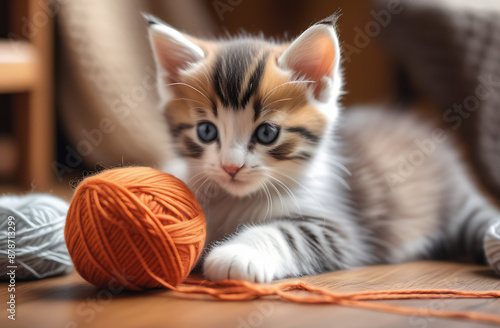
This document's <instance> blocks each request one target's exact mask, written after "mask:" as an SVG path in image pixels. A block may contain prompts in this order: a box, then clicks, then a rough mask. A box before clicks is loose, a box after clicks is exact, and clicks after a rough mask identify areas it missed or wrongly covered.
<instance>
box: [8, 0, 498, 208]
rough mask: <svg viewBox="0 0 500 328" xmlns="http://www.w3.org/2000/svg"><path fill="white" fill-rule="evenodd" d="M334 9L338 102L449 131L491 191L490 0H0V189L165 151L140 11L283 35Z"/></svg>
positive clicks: (494, 124)
mask: <svg viewBox="0 0 500 328" xmlns="http://www.w3.org/2000/svg"><path fill="white" fill-rule="evenodd" d="M338 10H340V13H341V17H340V19H339V21H338V31H339V36H340V39H341V44H342V47H343V67H344V74H345V81H346V85H345V90H347V91H348V93H347V94H346V95H345V97H344V98H343V103H344V105H345V106H346V108H347V109H346V110H349V108H350V107H352V106H355V105H368V106H371V105H373V106H380V105H382V106H386V107H388V108H389V107H397V108H398V110H402V111H404V110H406V111H415V112H417V113H418V115H421V116H423V117H425V118H426V119H429V120H431V121H432V122H433V123H434V124H436V125H439V126H441V127H443V128H445V129H447V131H449V133H450V135H453V136H454V137H456V139H457V143H458V144H459V145H460V148H461V150H462V152H463V154H464V158H465V161H466V162H467V164H468V165H469V167H470V169H471V171H472V172H473V173H474V175H475V176H476V177H477V179H478V181H479V183H480V184H481V186H482V187H483V188H484V190H486V191H487V192H489V194H490V195H492V196H493V197H495V198H497V199H498V198H500V197H499V195H500V1H497V0H490V1H488V0H474V1H470V0H432V1H431V0H419V1H404V0H372V1H369V0H366V1H361V0H360V1H352V0H351V1H348V0H330V1H323V0H309V1H301V0H296V1H290V0H286V1H285V0H274V1H265V0H252V1H250V0H199V1H198V0H184V1H174V0H137V1H122V0H106V1H100V0H58V1H48V0H0V193H5V192H16V193H17V192H26V191H48V192H52V193H55V194H59V195H62V196H63V197H65V198H66V199H69V198H70V197H71V190H72V189H71V188H72V186H74V185H75V183H76V182H78V181H79V180H80V179H81V177H82V176H84V175H86V174H89V172H94V171H95V170H100V169H102V168H108V167H114V166H118V165H124V164H146V165H153V166H155V165H157V164H158V163H159V162H161V161H162V160H163V159H164V158H165V156H169V154H168V153H166V152H167V151H166V147H165V145H166V143H167V142H168V135H167V133H166V131H165V129H166V128H165V125H164V122H163V117H162V115H161V113H160V112H159V110H158V109H157V106H156V104H157V100H158V98H157V94H156V86H155V85H154V76H155V66H154V63H153V57H152V54H151V50H150V46H149V44H148V37H147V26H146V24H145V22H144V19H143V18H142V16H141V12H148V13H152V14H154V15H156V16H158V17H160V18H161V19H163V20H164V21H165V22H167V23H169V24H171V25H172V26H174V27H176V28H178V29H180V30H182V31H185V32H187V33H190V34H193V35H195V36H199V37H207V38H214V37H220V36H222V37H223V36H227V35H228V34H237V33H240V32H242V31H246V32H249V33H252V34H258V33H260V32H262V33H264V35H266V36H269V37H273V38H275V39H277V40H286V39H290V38H292V37H294V36H297V35H298V34H300V32H301V31H303V30H305V29H306V28H307V27H308V26H310V25H311V24H312V23H314V22H315V21H317V20H320V19H322V18H324V17H326V16H329V15H330V14H332V13H334V12H337V11H338ZM436 183H439V181H436Z"/></svg>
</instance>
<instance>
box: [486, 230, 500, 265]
mask: <svg viewBox="0 0 500 328" xmlns="http://www.w3.org/2000/svg"><path fill="white" fill-rule="evenodd" d="M484 251H485V252H486V257H487V258H488V263H489V264H490V265H491V267H492V268H493V269H494V270H495V271H496V273H497V274H499V275H500V221H499V222H496V223H494V224H492V225H491V226H490V227H489V228H488V231H486V237H485V239H484Z"/></svg>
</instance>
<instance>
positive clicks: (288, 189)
mask: <svg viewBox="0 0 500 328" xmlns="http://www.w3.org/2000/svg"><path fill="white" fill-rule="evenodd" d="M266 175H267V176H268V177H269V178H271V179H274V180H276V181H277V182H278V183H279V184H280V185H281V187H282V188H283V189H284V190H285V191H286V192H287V193H288V194H289V195H290V197H291V198H292V200H293V202H294V203H295V206H296V207H297V210H298V212H299V216H300V217H302V213H301V210H300V205H299V201H298V200H297V197H295V195H294V194H293V192H292V190H291V189H290V188H288V186H287V185H286V184H285V183H284V182H282V181H281V180H280V179H278V178H275V177H273V176H272V175H269V174H266ZM289 213H290V211H289Z"/></svg>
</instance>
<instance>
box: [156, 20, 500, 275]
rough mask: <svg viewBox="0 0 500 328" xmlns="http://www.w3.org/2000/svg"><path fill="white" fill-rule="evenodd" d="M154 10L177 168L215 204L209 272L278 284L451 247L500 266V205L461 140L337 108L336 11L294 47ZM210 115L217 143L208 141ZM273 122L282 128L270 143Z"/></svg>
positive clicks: (382, 114)
mask: <svg viewBox="0 0 500 328" xmlns="http://www.w3.org/2000/svg"><path fill="white" fill-rule="evenodd" d="M148 20H149V22H150V24H151V28H150V36H151V41H152V44H153V49H154V51H155V56H156V60H157V63H158V69H159V81H160V82H161V84H160V92H161V93H162V95H163V97H162V98H163V103H162V108H163V109H164V110H165V115H166V118H167V121H168V123H169V126H170V133H171V136H172V141H173V142H172V144H173V145H174V149H176V151H177V154H178V155H179V156H178V158H176V159H175V160H173V161H171V162H169V163H167V164H166V165H165V168H164V169H165V171H167V172H170V173H173V174H175V175H176V176H178V177H180V178H182V179H183V180H184V181H185V182H186V183H187V184H188V185H189V186H190V188H191V189H192V190H194V191H195V193H196V195H197V197H198V198H199V200H200V201H201V203H202V205H203V207H204V211H205V215H206V217H207V231H208V236H207V245H208V247H207V252H206V254H205V256H204V264H203V266H204V272H205V275H206V276H207V278H209V279H211V280H222V279H226V278H232V279H242V280H250V281H258V282H270V281H272V280H274V279H280V278H285V277H294V276H300V275H311V274H317V273H321V272H325V271H330V270H338V269H348V268H353V267H356V266H361V265H368V264H376V263H397V262H401V261H407V260H414V259H421V258H432V257H437V256H443V255H446V256H450V257H457V258H458V257H463V256H469V257H472V258H476V259H481V258H484V257H485V255H486V259H487V260H488V261H489V263H490V264H491V265H492V267H493V268H495V270H496V271H497V272H499V273H500V232H499V229H500V228H499V225H500V215H499V213H498V211H497V209H495V208H494V207H493V206H492V205H491V204H490V203H489V202H488V201H487V200H486V198H484V197H483V196H481V194H480V193H479V192H478V190H477V188H476V187H475V186H474V184H473V182H472V180H471V178H470V177H469V176H468V174H467V172H466V170H465V168H464V167H463V166H462V165H461V163H460V160H459V158H458V155H457V153H456V151H455V150H454V146H453V145H452V143H451V138H447V137H446V135H444V137H443V135H441V137H440V138H437V139H436V138H434V135H435V132H436V131H435V130H432V128H431V127H430V126H428V125H427V124H426V123H423V122H419V120H417V119H416V118H414V117H412V116H411V115H403V114H398V113H397V112H390V111H387V110H385V111H382V110H377V109H370V110H366V109H361V108H360V109H356V110H351V111H348V112H346V113H344V114H343V115H342V116H340V118H339V117H338V113H339V106H338V104H337V102H338V99H339V96H340V94H341V84H342V80H341V72H340V68H339V62H340V60H339V54H340V50H339V46H338V40H337V38H336V36H335V30H334V24H335V19H334V18H333V17H330V18H327V19H325V20H323V21H320V22H318V23H317V24H316V25H313V26H311V27H310V28H309V29H308V30H307V31H306V32H304V34H302V35H301V36H300V37H299V38H297V39H296V40H295V41H293V42H292V43H283V44H281V43H274V42H270V41H266V40H264V39H262V38H255V37H247V36H244V37H237V38H234V39H229V40H221V41H206V40H198V39H196V38H193V37H191V36H187V35H182V34H179V33H178V32H172V30H173V29H171V28H158V27H157V26H158V25H160V24H163V23H162V22H160V21H158V20H157V19H156V18H152V17H149V16H148ZM169 42H170V43H169ZM177 48H180V49H177ZM165 49H168V51H165ZM179 54H187V55H186V56H179ZM170 57H172V58H170ZM172 63H178V67H177V68H176V67H175V66H174V67H173V66H172ZM200 122H211V123H212V124H214V125H215V126H216V128H217V130H218V137H217V139H216V140H214V141H213V142H202V141H201V140H200V138H199V136H198V134H197V125H198V124H199V123H200ZM263 123H269V124H272V125H274V126H277V127H279V134H277V138H276V139H275V140H273V141H272V142H270V143H268V144H264V143H262V142H259V139H258V137H257V135H256V129H257V127H259V126H260V125H261V124H263ZM433 138H434V139H433ZM445 139H446V140H445ZM224 167H239V169H238V171H237V173H236V174H228V173H227V172H226V171H225V169H224ZM346 167H347V168H346ZM495 224H496V225H495ZM485 236H486V237H485ZM485 245H486V251H485V250H484V246H485Z"/></svg>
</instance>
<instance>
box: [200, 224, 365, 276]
mask: <svg viewBox="0 0 500 328" xmlns="http://www.w3.org/2000/svg"><path fill="white" fill-rule="evenodd" d="M350 235H351V234H350V233H349V231H345V230H340V228H337V227H333V226H332V225H327V224H325V221H324V220H320V219H314V218H301V219H296V220H291V219H286V220H285V219H282V220H276V221H273V222H269V223H266V224H263V225H258V226H248V227H245V228H243V229H241V230H240V231H238V232H237V233H236V234H235V236H234V237H233V238H232V239H230V240H228V241H226V242H223V243H221V244H218V245H216V246H215V247H213V248H212V249H211V250H210V252H209V254H208V256H207V257H206V259H205V262H204V264H203V271H204V274H205V277H206V278H208V279H209V280H212V281H219V280H224V279H237V280H246V281H252V282H260V283H269V282H271V281H273V280H274V279H281V278H285V277H294V276H300V275H312V274H317V273H321V272H325V271H331V270H335V269H343V268H347V267H351V266H353V265H356V264H355V263H356V262H359V261H360V260H361V259H360V258H359V257H360V256H356V251H353V248H354V247H352V246H355V245H353V244H352V243H353V240H352V239H355V238H351V236H350ZM352 237H353V236H352ZM359 249H362V247H359ZM356 257H358V258H356Z"/></svg>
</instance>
